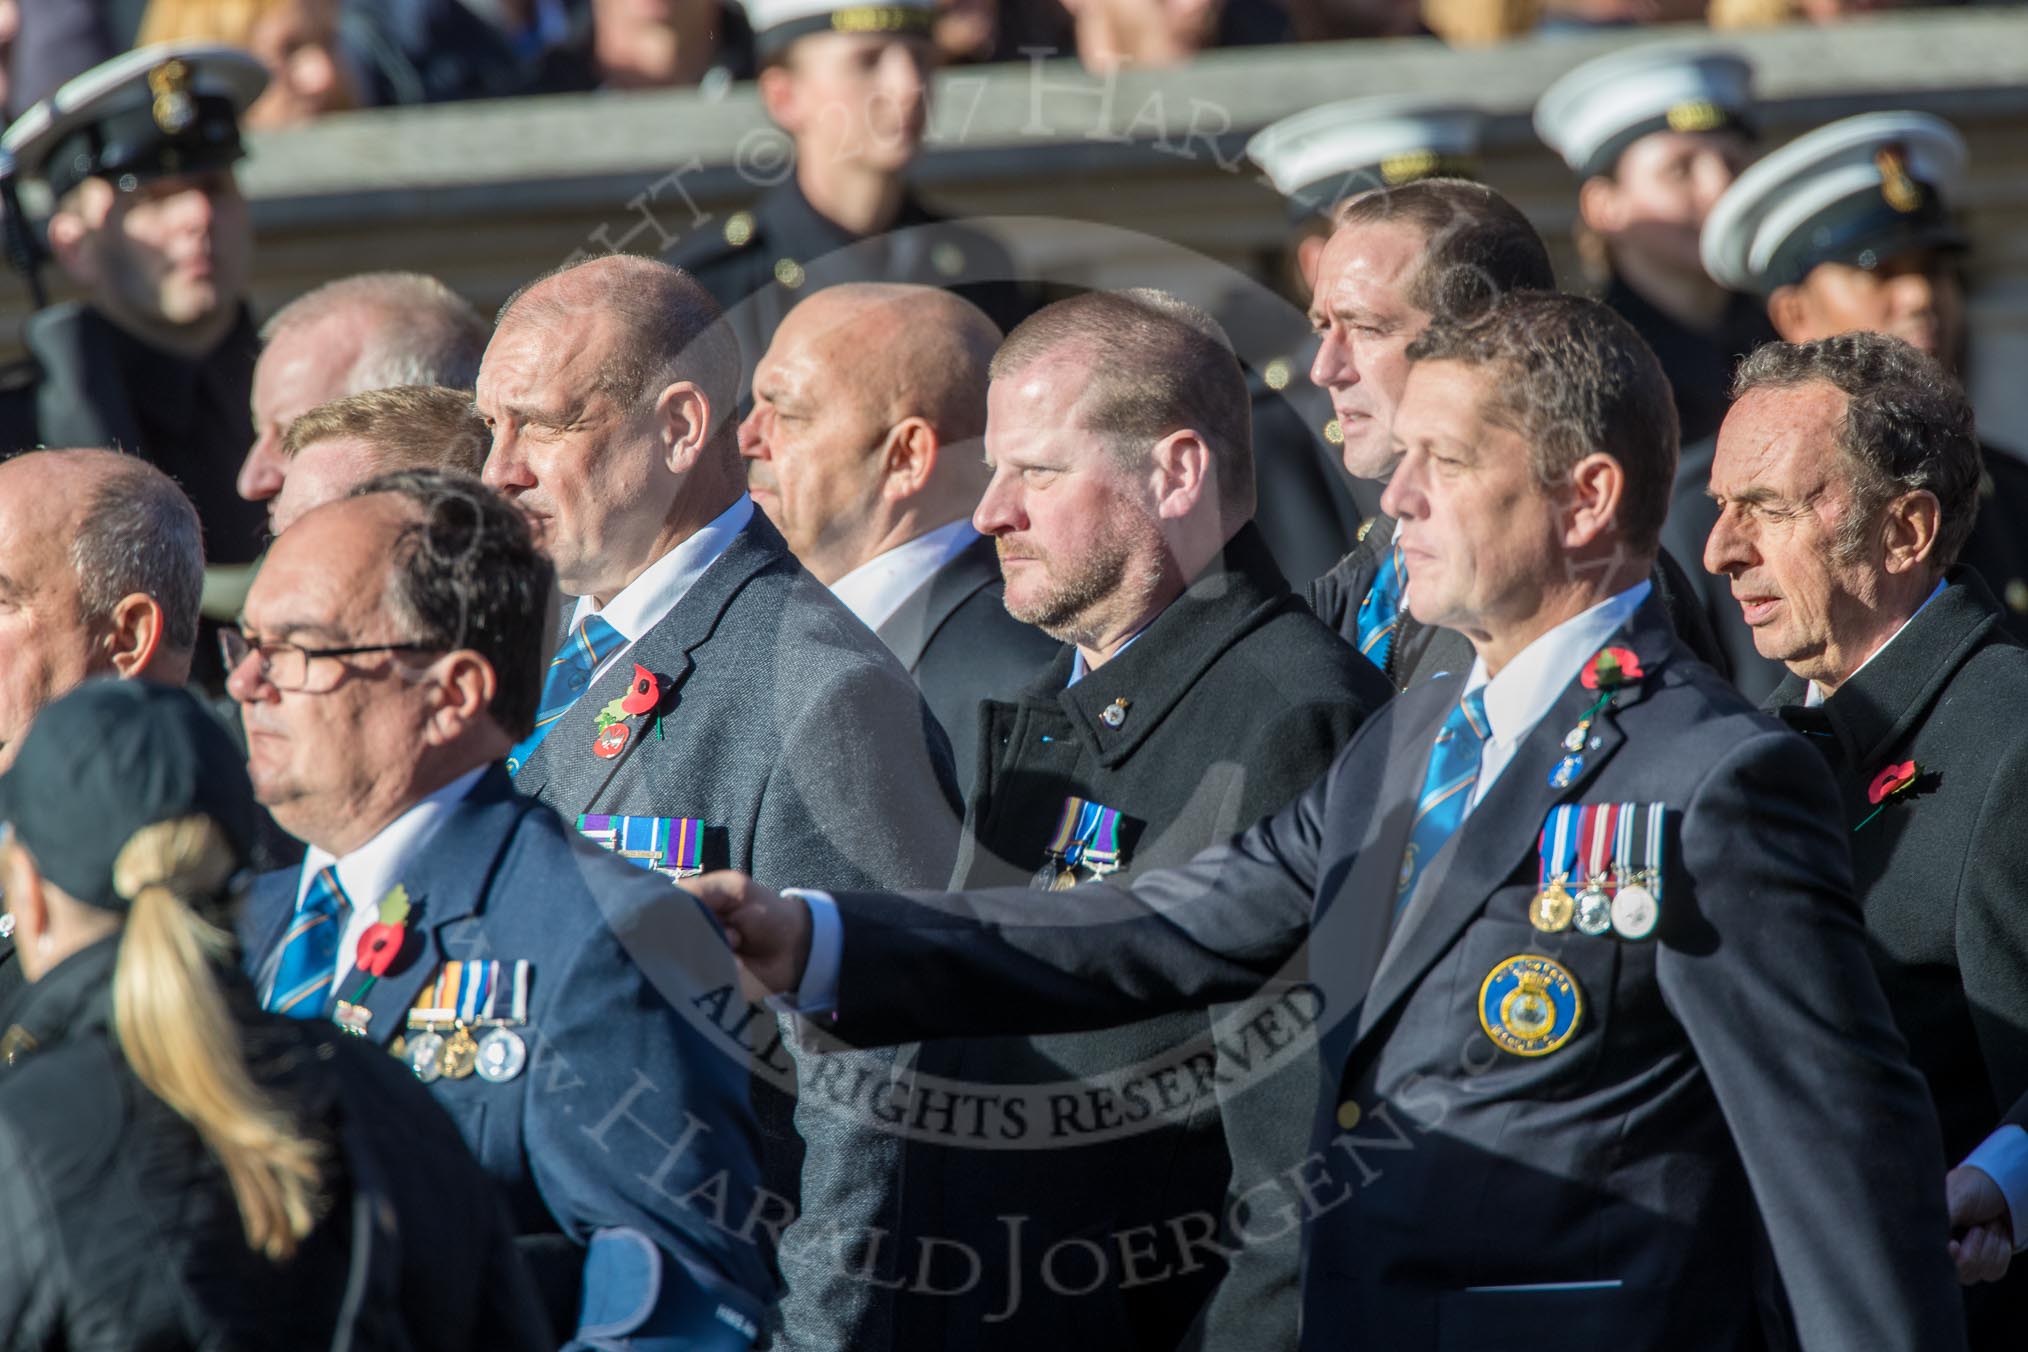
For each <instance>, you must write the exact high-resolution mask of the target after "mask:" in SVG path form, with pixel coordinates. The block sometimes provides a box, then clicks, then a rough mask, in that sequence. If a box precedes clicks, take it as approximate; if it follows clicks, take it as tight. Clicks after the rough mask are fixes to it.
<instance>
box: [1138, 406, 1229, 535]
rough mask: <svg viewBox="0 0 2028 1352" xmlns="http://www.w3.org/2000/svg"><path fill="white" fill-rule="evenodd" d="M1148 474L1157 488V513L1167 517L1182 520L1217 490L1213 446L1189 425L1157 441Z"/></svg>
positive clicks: (1149, 461)
mask: <svg viewBox="0 0 2028 1352" xmlns="http://www.w3.org/2000/svg"><path fill="white" fill-rule="evenodd" d="M1148 475H1149V479H1150V481H1151V483H1152V485H1153V488H1154V494H1155V515H1156V516H1158V517H1161V518H1163V519H1165V520H1171V521H1180V520H1181V519H1183V518H1184V517H1187V516H1189V515H1190V514H1191V513H1192V512H1193V511H1195V510H1196V509H1197V505H1198V504H1199V503H1200V502H1202V501H1204V500H1205V498H1206V497H1207V496H1215V495H1216V494H1217V491H1218V485H1217V482H1216V480H1217V476H1218V471H1217V468H1216V467H1215V466H1214V465H1213V464H1212V463H1211V448H1210V447H1209V446H1207V445H1205V444H1204V438H1203V437H1201V436H1199V435H1197V433H1195V432H1193V431H1191V430H1189V429H1188V428H1185V429H1183V430H1182V431H1180V432H1171V433H1170V434H1169V435H1168V436H1166V437H1163V438H1162V439H1161V440H1160V441H1158V442H1156V443H1155V449H1154V451H1153V452H1151V453H1150V454H1149V456H1148Z"/></svg>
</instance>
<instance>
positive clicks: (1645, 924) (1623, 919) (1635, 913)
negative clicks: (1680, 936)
mask: <svg viewBox="0 0 2028 1352" xmlns="http://www.w3.org/2000/svg"><path fill="white" fill-rule="evenodd" d="M1661 914H1662V908H1661V906H1660V905H1659V904H1658V903H1657V902H1656V900H1655V894H1654V893H1653V892H1650V891H1649V890H1648V889H1647V888H1645V887H1643V886H1641V884H1639V883H1633V884H1630V885H1628V886H1626V887H1622V888H1621V889H1620V891H1619V895H1618V896H1616V897H1614V898H1613V928H1614V929H1615V930H1617V931H1619V936H1620V937H1621V938H1622V939H1645V938H1647V937H1648V936H1649V935H1650V934H1653V933H1654V932H1655V922H1656V921H1657V920H1658V919H1660V918H1661Z"/></svg>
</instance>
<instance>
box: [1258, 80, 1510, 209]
mask: <svg viewBox="0 0 2028 1352" xmlns="http://www.w3.org/2000/svg"><path fill="white" fill-rule="evenodd" d="M1485 122H1486V115H1485V114H1484V113H1482V112H1481V111H1479V110H1478V109H1477V108H1473V107H1470V106H1468V105H1465V104H1461V103H1458V102H1457V101H1455V100H1451V99H1438V98H1427V97H1420V96H1415V95H1380V96H1377V97H1374V98H1364V99H1347V100H1345V101H1344V102H1341V103H1327V104H1324V105H1323V106H1322V107H1319V108H1310V109H1307V110H1305V111H1303V112H1300V113H1296V114H1294V115H1293V116H1290V117H1285V118H1283V119H1282V120H1281V121H1279V122H1276V123H1274V124H1273V125H1271V126H1267V127H1263V128H1262V129H1261V130H1260V131H1258V132H1256V133H1254V135H1253V138H1252V139H1251V140H1249V141H1248V142H1247V143H1246V153H1247V156H1248V157H1249V158H1250V159H1252V160H1253V162H1254V163H1255V164H1257V165H1259V166H1260V167H1261V169H1262V171H1263V172H1265V173H1266V174H1267V176H1268V181H1269V182H1271V183H1273V184H1274V186H1275V190H1276V191H1277V192H1279V193H1281V195H1282V196H1283V197H1285V198H1287V199H1288V202H1289V214H1290V215H1291V216H1292V217H1294V218H1295V219H1297V220H1301V219H1302V218H1303V217H1305V216H1309V215H1311V214H1312V213H1315V212H1320V211H1329V210H1330V209H1331V208H1332V207H1333V206H1335V205H1336V204H1338V203H1339V202H1342V201H1344V200H1345V199H1346V198H1348V197H1351V196H1352V195H1354V194H1355V193H1360V192H1365V191H1367V190H1368V189H1371V188H1392V187H1398V186H1399V185H1401V184H1403V183H1412V182H1414V181H1415V180H1416V179H1419V178H1439V177H1442V178H1471V177H1472V176H1473V175H1474V174H1475V173H1476V172H1477V168H1478V166H1477V156H1478V153H1479V137H1480V134H1481V132H1482V131H1483V130H1484V128H1485Z"/></svg>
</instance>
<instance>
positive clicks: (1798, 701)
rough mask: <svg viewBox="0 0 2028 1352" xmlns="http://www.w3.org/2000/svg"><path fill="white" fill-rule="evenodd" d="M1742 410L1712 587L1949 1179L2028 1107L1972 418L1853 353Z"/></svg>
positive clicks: (1782, 381) (1992, 1327)
mask: <svg viewBox="0 0 2028 1352" xmlns="http://www.w3.org/2000/svg"><path fill="white" fill-rule="evenodd" d="M1735 395H1736V399H1735V402H1734V403H1733V406H1732V411H1731V412H1730V413H1729V414H1728V415H1727V416H1726V419H1725V423H1724V425H1723V426H1722V427H1721V428H1720V429H1719V433H1718V445H1717V451H1716V454H1715V457H1714V459H1713V461H1712V467H1711V495H1712V498H1713V500H1714V501H1715V502H1716V504H1717V511H1718V521H1717V524H1716V525H1715V526H1714V527H1713V528H1712V532H1711V538H1710V540H1709V542H1708V543H1707V545H1706V546H1705V553H1704V566H1705V567H1706V568H1708V569H1709V570H1710V571H1711V572H1713V573H1714V574H1719V575H1721V576H1723V577H1725V578H1727V579H1729V580H1730V582H1731V591H1732V600H1733V603H1734V604H1735V605H1736V606H1737V607H1738V608H1739V610H1740V612H1741V613H1742V615H1743V617H1744V619H1745V622H1746V626H1747V628H1748V629H1749V631H1750V632H1751V633H1752V635H1753V641H1754V646H1755V647H1756V648H1758V649H1759V651H1760V653H1761V655H1762V656H1763V657H1768V658H1772V659H1774V660H1776V661H1779V662H1781V663H1782V664H1783V665H1784V666H1786V667H1787V668H1788V672H1789V675H1788V678H1787V679H1786V680H1785V681H1783V682H1782V684H1781V685H1779V686H1778V687H1776V689H1775V691H1774V693H1773V694H1772V695H1771V696H1769V698H1768V707H1769V708H1771V709H1773V710H1775V711H1776V712H1778V713H1779V714H1780V715H1781V716H1782V718H1783V719H1785V720H1786V721H1788V722H1789V723H1790V724H1791V725H1792V726H1794V727H1796V728H1797V729H1798V730H1800V731H1802V732H1803V733H1805V734H1806V735H1808V738H1809V741H1810V743H1811V745H1813V746H1815V747H1816V748H1817V749H1818V750H1820V751H1822V752H1823V753H1824V754H1825V756H1826V757H1827V758H1829V760H1830V761H1831V764H1832V767H1833V769H1834V770H1835V772H1836V776H1837V781H1838V788H1839V792H1840V797H1841V799H1842V807H1843V813H1842V815H1843V820H1844V823H1845V829H1846V832H1847V834H1846V838H1847V839H1848V840H1850V841H1851V842H1852V858H1853V864H1854V868H1855V876H1856V879H1857V882H1858V891H1859V899H1860V903H1861V905H1862V906H1863V907H1864V909H1865V915H1866V929H1867V932H1868V933H1869V935H1871V937H1872V940H1873V942H1872V945H1871V952H1872V954H1873V959H1874V964H1875V966H1876V967H1877V968H1878V970H1879V973H1880V982H1881V985H1882V986H1883V988H1885V990H1886V992H1887V998H1888V1003H1889V1005H1890V1006H1891V1007H1892V1009H1893V1011H1894V1018H1895V1022H1896V1023H1897V1024H1898V1025H1899V1026H1900V1028H1901V1033H1902V1036H1903V1037H1904V1038H1905V1039H1906V1040H1907V1042H1908V1047H1909V1054H1910V1056H1911V1058H1912V1059H1913V1060H1914V1062H1915V1065H1916V1068H1917V1069H1918V1070H1920V1071H1921V1072H1922V1073H1923V1075H1924V1077H1925V1078H1926V1079H1927V1080H1928V1081H1929V1090H1930V1096H1931V1098H1933V1099H1934V1100H1935V1102H1936V1109H1937V1116H1938V1118H1939V1120H1940V1121H1941V1123H1942V1126H1943V1148H1944V1159H1943V1160H1942V1161H1940V1163H1941V1164H1954V1163H1956V1162H1958V1161H1959V1160H1961V1159H1963V1158H1964V1157H1965V1155H1966V1153H1967V1152H1969V1151H1971V1150H1972V1149H1973V1148H1974V1147H1975V1146H1978V1145H1979V1144H1980V1141H1981V1140H1982V1138H1983V1137H1984V1136H1985V1134H1986V1131H1987V1129H1988V1128H1989V1127H1990V1126H1991V1124H1992V1122H1993V1121H1994V1120H1995V1119H1996V1118H1997V1117H1998V1116H1999V1115H2000V1113H2001V1111H2002V1110H2003V1109H2006V1108H2007V1107H2009V1106H2010V1105H2012V1104H2013V1103H2014V1102H2015V1100H2016V1099H2018V1098H2020V1097H2021V1095H2022V1094H2023V1093H2024V1092H2028V1045H2024V1043H2023V1039H2022V1036H2021V1030H2022V1029H2024V1028H2028V908H2024V907H2023V905H2022V901H2023V891H2022V888H2023V882H2022V880H2023V879H2024V878H2028V837H2024V835H2023V833H2022V831H2021V829H2020V822H2021V819H2022V814H2023V813H2024V812H2028V787H2024V785H2028V728H2024V727H2023V726H2022V722H2021V718H2020V713H2021V710H2022V708H2023V707H2024V706H2028V649H2024V648H2023V647H2022V645H2021V644H2020V643H2018V642H2017V641H2016V640H2015V639H2013V638H2012V637H2011V636H2009V635H2008V634H2007V633H2006V631H2005V630H2003V629H2002V628H2001V622H2002V619H2003V612H2002V611H2001V609H2000V606H1999V603H1998V602H1997V601H1996V600H1995V599H1994V597H1993V595H1992V593H1991V592H1990V591H1988V590H1987V587H1986V583H1985V580H1984V579H1983V578H1981V577H1980V576H1979V574H1978V573H1977V572H1976V571H1975V570H1973V569H1971V568H1969V567H1966V566H1963V565H1961V564H1959V563H1958V559H1959V557H1960V553H1961V551H1962V550H1963V549H1964V547H1965V542H1966V540H1967V539H1968V538H1969V537H1970V535H1971V533H1972V526H1973V522H1974V520H1976V518H1977V516H1978V512H1979V482H1980V478H1981V470H1980V453H1979V443H1978V441H1977V439H1976V438H1975V436H1974V435H1973V424H1972V410H1971V406H1970V404H1968V403H1967V402H1966V400H1965V396H1964V394H1963V392H1962V391H1961V390H1959V389H1958V387H1957V384H1956V382H1954V381H1953V380H1951V378H1950V377H1949V376H1948V375H1947V374H1945V372H1944V370H1943V368H1942V367H1941V366H1939V365H1938V364H1937V363H1936V361H1935V360H1933V359H1932V358H1930V357H1927V356H1925V355H1923V354H1922V353H1921V352H1919V351H1917V350H1916V349H1915V348H1913V347H1911V346H1909V345H1908V344H1907V343H1905V342H1903V341H1902V340H1900V339H1898V338H1890V337H1888V336H1886V335H1884V334H1879V333H1870V332H1865V331H1860V332H1855V333H1848V334H1845V335H1843V336H1840V337H1836V338H1823V339H1819V340H1817V341H1816V342H1811V343H1800V344H1789V343H1772V344H1769V345H1768V346H1766V347H1763V348H1761V349H1759V350H1758V351H1756V352H1755V353H1753V355H1751V356H1749V357H1748V358H1747V359H1746V362H1745V364H1744V365H1743V366H1742V367H1741V368H1740V371H1739V376H1738V379H1737V381H1736V384H1735ZM1984 1158H1985V1157H1983V1156H1978V1157H1975V1158H1974V1162H1975V1163H1976V1162H1979V1161H1980V1160H1982V1159H1984ZM1994 1172H1995V1173H1999V1174H2002V1175H2004V1173H2005V1170H2004V1169H2001V1168H1998V1167H1995V1169H1994ZM1976 1219H1980V1218H1978V1217H1963V1216H1956V1217H1953V1221H1954V1223H1957V1224H1960V1225H1962V1224H1963V1223H1965V1222H1966V1221H1968V1220H1976ZM2024 1219H2028V1216H2024V1215H2023V1214H2022V1213H2019V1212H2017V1213H2015V1222H2016V1225H2017V1226H2018V1225H2019V1224H2020V1222H2021V1221H2022V1220H2024ZM2020 1233H2021V1232H2020V1231H2019V1230H2018V1229H2017V1231H2016V1234H2017V1235H2018V1234H2020ZM2024 1309H2028V1278H2024V1277H2023V1276H2022V1275H2020V1274H2016V1275H2015V1276H2014V1277H2013V1278H2011V1279H2010V1280H2008V1281H2005V1282H2002V1283H2000V1284H1998V1285H1997V1286H1990V1287H1981V1288H1978V1289H1976V1290H1974V1291H1972V1292H1970V1293H1968V1295H1967V1297H1966V1315H1967V1322H1968V1324H1969V1326H1970V1331H1971V1334H1972V1345H1973V1346H1974V1347H1978V1348H1985V1347H1992V1348H1999V1347H2012V1346H2015V1345H2016V1344H2018V1342H2019V1340H2020V1332H2021V1328H2022V1322H2021V1321H2022V1317H2023V1311H2024Z"/></svg>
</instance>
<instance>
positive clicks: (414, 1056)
mask: <svg viewBox="0 0 2028 1352" xmlns="http://www.w3.org/2000/svg"><path fill="white" fill-rule="evenodd" d="M443 1055H444V1035H443V1034H442V1033H431V1032H421V1033H417V1034H416V1035H415V1036H414V1037H412V1038H410V1039H409V1040H408V1068H409V1069H410V1070H412V1071H414V1072H415V1077H416V1078H417V1079H418V1080H421V1081H422V1082H423V1083H424V1084H428V1083H430V1081H432V1080H434V1079H436V1078H437V1077H438V1076H439V1075H442V1074H443V1073H444V1070H443Z"/></svg>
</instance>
